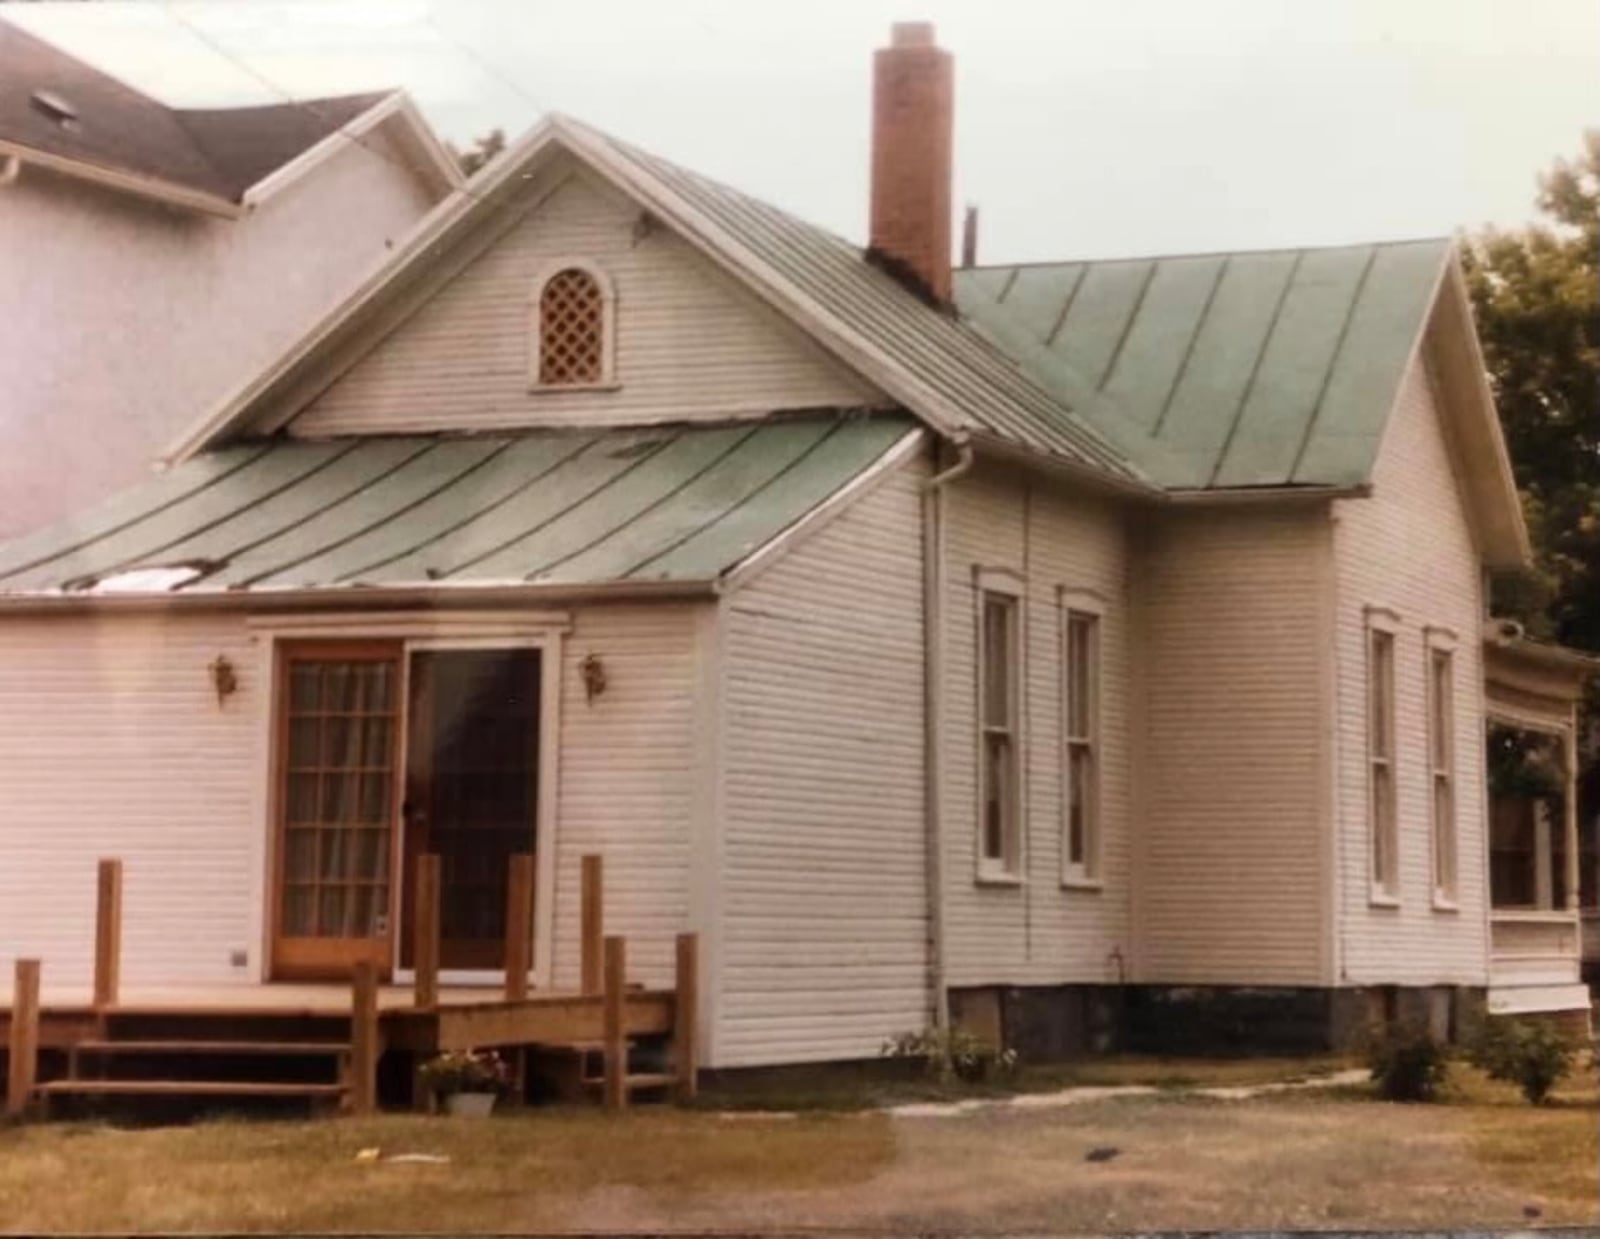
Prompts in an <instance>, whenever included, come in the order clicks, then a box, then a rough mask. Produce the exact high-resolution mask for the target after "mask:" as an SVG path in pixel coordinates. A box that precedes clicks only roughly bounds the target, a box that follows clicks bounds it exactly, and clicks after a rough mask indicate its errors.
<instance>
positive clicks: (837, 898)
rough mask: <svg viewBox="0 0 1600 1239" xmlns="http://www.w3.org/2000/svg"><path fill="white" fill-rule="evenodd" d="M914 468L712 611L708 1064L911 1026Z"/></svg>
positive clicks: (789, 1057) (918, 938) (921, 860)
mask: <svg viewBox="0 0 1600 1239" xmlns="http://www.w3.org/2000/svg"><path fill="white" fill-rule="evenodd" d="M925 474H926V470H925V469H924V468H922V467H921V466H915V467H912V466H908V467H905V468H902V469H901V470H900V471H899V472H898V473H896V474H895V475H893V476H892V477H891V478H889V479H887V480H886V481H885V482H884V483H883V484H882V485H881V486H880V487H879V488H878V489H876V490H875V491H873V492H872V493H870V494H868V495H866V496H865V497H863V498H862V499H860V500H859V501H857V502H856V503H855V504H854V505H853V506H852V507H850V508H849V509H848V510H847V511H845V512H844V513H842V514H841V515H840V516H838V517H837V518H836V519H835V520H834V521H833V522H832V523H830V524H829V525H827V526H826V527H825V528H824V529H822V530H820V531H819V532H817V533H815V534H813V535H812V536H810V537H809V538H808V539H807V540H806V541H805V542H803V543H801V544H800V545H799V546H798V547H797V548H796V549H795V550H793V551H792V552H790V553H789V554H788V555H786V556H785V557H783V558H782V559H780V560H778V561H777V562H776V563H774V564H773V565H772V566H771V567H770V568H768V569H767V570H766V571H764V572H762V573H761V574H760V575H758V576H757V577H756V578H755V579H754V580H752V581H751V582H750V583H749V584H748V585H746V586H744V587H742V588H740V589H739V590H738V591H737V592H736V593H734V594H733V595H732V596H731V597H730V598H729V599H728V601H727V602H726V603H725V604H724V605H725V607H726V610H725V614H724V624H723V633H724V634H725V647H724V652H723V680H724V697H723V710H724V718H723V762H722V768H723V774H722V779H723V789H722V798H723V825H722V853H723V861H722V875H723V879H722V891H721V893H720V901H721V934H722V954H721V959H722V964H721V975H720V978H719V985H720V999H719V1014H718V1017H717V1018H718V1027H717V1036H716V1046H717V1055H716V1057H717V1061H716V1065H717V1066H724V1067H732V1066H752V1065H757V1064H765V1063H781V1062H801V1061H808V1060H809V1061H816V1060H826V1059H846V1058H863V1057H871V1056H873V1055H876V1054H877V1052H878V1049H879V1047H880V1046H881V1045H882V1043H883V1041H884V1039H885V1038H886V1037H889V1036H891V1035H893V1034H895V1033H898V1032H901V1031H904V1030H906V1029H908V1028H920V1027H922V1025H923V1024H924V1023H925V1022H926V1019H927V1009H928V993H927V975H926V960H927V955H926V936H927V907H926V901H925V891H926V884H925V878H924V872H925V846H924V837H925V836H924V830H925V826H924V820H923V811H922V804H923V751H922V746H923V731H922V710H923V644H922V550H921V546H922V544H921V515H920V510H921V509H920V498H919V488H920V483H921V479H922V478H923V477H924V476H925Z"/></svg>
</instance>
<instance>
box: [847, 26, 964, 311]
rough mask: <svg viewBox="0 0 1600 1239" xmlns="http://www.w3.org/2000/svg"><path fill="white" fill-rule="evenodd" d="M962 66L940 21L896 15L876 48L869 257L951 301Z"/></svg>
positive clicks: (926, 294)
mask: <svg viewBox="0 0 1600 1239" xmlns="http://www.w3.org/2000/svg"><path fill="white" fill-rule="evenodd" d="M954 119H955V73H954V70H953V67H952V64H951V60H950V53H949V52H946V51H944V50H943V49H942V48H940V47H939V45H938V44H937V43H935V42H934V33H933V23H932V22H896V23H895V24H894V25H893V26H892V27H891V28H890V32H889V46H888V47H885V48H881V49H879V50H878V51H877V52H876V53H874V55H873V82H872V204H871V212H870V215H871V219H870V221H869V227H868V243H867V257H868V258H869V259H870V260H872V261H873V262H876V263H877V264H878V265H880V266H881V267H883V268H884V270H886V271H888V272H889V273H890V274H891V275H893V276H894V277H895V278H896V279H898V280H899V281H900V282H901V283H902V284H904V285H905V286H906V287H908V288H909V289H911V291H912V292H914V293H916V294H917V295H918V296H920V297H922V298H923V299H924V300H926V301H928V302H930V303H932V304H934V305H939V306H945V305H948V304H949V301H950V223H951V220H950V180H951V139H952V136H953V132H952V131H953V129H954Z"/></svg>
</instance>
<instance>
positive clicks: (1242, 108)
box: [0, 0, 1600, 261]
mask: <svg viewBox="0 0 1600 1239" xmlns="http://www.w3.org/2000/svg"><path fill="white" fill-rule="evenodd" d="M0 15H3V16H5V17H7V18H9V19H11V20H13V21H16V22H18V23H19V24H22V25H25V26H27V27H28V28H29V29H31V30H33V31H34V32H35V33H37V34H40V35H42V36H44V37H46V38H48V39H50V40H52V41H53V42H56V43H58V44H59V45H61V46H63V47H64V48H66V49H67V50H68V51H71V52H73V53H74V54H76V55H79V56H82V57H83V58H84V59H87V60H89V61H91V62H92V63H94V64H97V65H98V66H100V67H101V68H103V69H105V70H106V71H108V72H110V73H113V74H115V75H117V76H118V77H121V78H123V79H125V80H127V81H129V82H131V83H133V84H134V85H136V86H138V87H139V88H141V89H143V90H145V91H147V92H149V93H150V94H152V95H155V96H156V97H158V98H161V99H163V100H165V101H167V102H169V103H173V104H179V105H190V106H217V105H223V104H230V103H251V102H263V101H276V100H279V99H281V98H282V97H283V95H284V94H289V95H293V96H296V97H307V96H314V95H318V94H337V93H346V92H351V91H359V90H370V89H373V88H376V87H382V86H403V87H405V88H406V89H407V90H409V91H410V92H411V93H412V95H413V96H414V97H415V98H416V99H417V101H418V102H419V104H420V105H421V106H422V108H423V110H424V112H425V113H426V114H427V116H428V117H429V119H430V120H431V121H432V122H433V123H434V124H435V125H436V126H437V127H438V128H439V130H440V131H441V132H442V133H443V134H444V135H445V136H446V137H448V138H450V139H451V140H453V141H455V142H457V143H458V144H462V143H466V142H468V141H470V140H471V138H472V137H473V136H475V135H476V134H479V133H482V132H484V131H486V130H488V129H490V128H492V127H494V126H501V127H503V128H505V129H506V130H507V131H508V132H510V133H512V134H515V133H517V132H519V131H521V130H522V129H524V128H526V127H527V126H528V125H529V124H530V123H532V122H533V121H534V120H535V119H537V117H538V115H539V113H540V112H541V111H542V110H544V109H547V108H550V109H556V110H559V111H564V112H569V113H571V114H573V115H575V116H578V117H581V118H583V119H585V120H588V121H590V122H592V123H594V124H596V125H599V126H601V127H602V128H605V129H609V130H611V131H612V132H614V133H616V134H618V135H619V136H622V137H625V138H628V139H630V140H632V141H635V142H637V143H640V144H642V145H644V146H647V147H649V148H651V149H652V150H655V151H657V152H658V153H660V154H663V155H666V156H667V157H669V158H672V159H675V160H677V161H678V162H680V163H684V164H687V165H689V166H691V167H694V168H696V169H698V170H700V171H703V172H706V173H709V174H711V175H713V176H716V177H719V178H721V179H723V180H726V181H729V182H731V183H733V184H735V185H737V186H739V187H740V188H742V189H746V190H749V191H751V192H753V193H756V194H759V195H761V196H763V197H766V198H768V199H770V200H772V201H774V202H777V203H779V204H780V205H782V206H785V207H787V208H789V209H790V210H793V211H795V212H797V213H798V214H800V215H803V216H805V217H806V218H808V219H811V220H813V221H815V222H817V223H820V224H824V225H827V226H828V227H831V228H834V229H835V230H837V231H839V232H842V233H844V234H846V235H848V236H850V237H853V238H856V239H860V238H861V236H862V233H863V231H864V229H865V220H866V194H867V187H866V170H867V125H868V97H869V96H868V90H869V85H870V78H869V75H870V65H871V52H872V49H873V48H874V47H877V46H879V45H880V44H881V43H882V42H883V41H884V39H885V36H886V34H887V30H888V26H889V23H890V22H891V21H893V20H897V19H900V20H904V19H910V18H928V19H931V20H933V21H935V22H937V23H938V27H939V37H940V42H941V43H942V44H943V45H944V46H945V47H947V48H949V49H950V50H951V51H952V52H953V53H954V55H955V58H956V75H957V123H956V163H957V169H956V181H957V197H958V201H970V202H976V203H978V204H979V205H980V207H981V210H982V257H983V258H984V259H987V260H991V261H1007V260H1021V259H1031V258H1052V257H1075V256H1085V257H1103V256H1109V255H1117V254H1129V255H1132V254H1149V253H1168V252H1179V251H1193V250H1210V249H1228V248H1249V247H1267V246H1276V245H1293V244H1320V243H1335V242H1341V241H1354V240H1375V239H1385V238H1396V237H1410V236H1423V235H1434V234H1439V233H1444V232H1449V231H1451V230H1453V229H1455V228H1457V227H1462V226H1468V227H1471V226H1477V225H1479V224H1482V223H1484V222H1486V221H1492V222H1497V223H1502V224H1516V223H1520V222H1522V221H1523V220H1525V219H1527V218H1529V217H1530V215H1531V214H1532V212H1533V201H1532V200H1533V195H1534V193H1535V183H1534V180H1535V175H1536V174H1537V172H1538V171H1540V170H1541V169H1543V168H1544V167H1546V166H1547V165H1548V164H1549V163H1550V161H1551V160H1552V158H1554V157H1556V156H1558V155H1571V154H1574V153H1575V152H1576V150H1577V147H1578V141H1579V133H1580V130H1581V129H1582V128H1583V127H1584V126H1585V125H1596V124H1600V3H1597V2H1596V0H1317V2H1312V0H1093V2H1090V0H1034V2H1025V0H894V2H889V0H804V2H796V3H788V2H783V3H777V2H774V0H576V2H575V0H381V2H380V0H189V2H185V3H161V2H155V0H151V2H148V3H146V2H138V3H135V2H111V3H93V4H86V3H35V4H4V5H3V6H0ZM219 49H220V50H219Z"/></svg>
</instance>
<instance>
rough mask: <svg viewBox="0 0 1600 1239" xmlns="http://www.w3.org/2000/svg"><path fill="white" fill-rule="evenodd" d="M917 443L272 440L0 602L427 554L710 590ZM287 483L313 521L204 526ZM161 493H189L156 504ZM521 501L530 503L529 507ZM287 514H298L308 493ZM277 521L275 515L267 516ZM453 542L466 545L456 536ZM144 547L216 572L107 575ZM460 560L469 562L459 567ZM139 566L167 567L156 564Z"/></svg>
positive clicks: (807, 426)
mask: <svg viewBox="0 0 1600 1239" xmlns="http://www.w3.org/2000/svg"><path fill="white" fill-rule="evenodd" d="M918 434H919V431H918V430H917V428H916V424H915V422H914V421H913V420H912V419H910V418H909V417H904V416H892V415H886V416H872V417H855V416H839V415H830V416H811V417H806V418H795V419H785V420H782V421H777V422H768V423H759V424H756V425H740V426H733V427H730V426H720V427H707V426H696V427H680V428H678V429H676V430H673V431H666V432H663V431H662V430H660V429H656V430H652V431H650V432H638V431H633V430H615V431H607V432H604V433H602V434H599V435H592V436H591V435H574V434H573V433H572V432H570V431H559V432H551V431H538V432H529V433H527V434H522V435H497V436H481V437H475V438H472V439H445V440H441V439H438V438H435V437H428V436H411V437H401V438H377V437H361V438H354V439H342V440H330V441H326V442H322V443H309V442H306V441H303V440H302V441H296V440H287V439H279V440H275V441H274V442H272V443H271V444H270V445H266V446H262V447H259V448H258V449H257V450H256V452H255V454H254V455H253V457H252V458H251V463H253V464H256V465H257V467H255V468H253V469H252V468H245V467H240V466H237V465H236V464H234V463H232V461H230V462H229V464H228V466H227V467H226V469H225V471H224V472H222V473H221V476H218V462H217V461H214V460H212V459H209V458H206V457H200V458H197V459H195V460H192V461H188V462H185V463H184V464H182V465H179V466H176V467H175V468H174V470H173V471H172V475H170V476H168V477H165V478H159V479H156V480H155V481H154V482H152V483H150V484H149V485H148V486H147V487H145V488H142V491H143V493H145V494H146V495H147V496H155V497H157V498H159V499H161V500H162V502H149V501H148V499H140V498H139V497H138V496H135V498H134V499H131V500H124V501H122V503H121V505H120V510H121V512H122V513H123V515H124V516H126V515H127V514H128V513H132V512H137V511H139V510H141V509H142V510H144V511H145V512H146V513H147V515H145V516H144V517H143V518H134V519H131V520H123V521H121V522H120V523H118V524H116V525H113V526H108V527H107V528H106V529H105V531H104V534H103V542H99V541H96V540H95V539H93V538H90V539H88V540H87V541H85V540H83V539H76V540H74V539H73V538H69V537H68V536H67V534H66V533H65V532H63V531H61V530H58V531H55V532H54V534H53V537H54V541H55V543H56V544H58V545H61V546H63V547H64V548H66V549H65V550H64V552H63V553H62V554H61V555H59V556H57V557H54V558H49V559H46V560H45V561H43V562H42V563H37V564H34V566H33V567H31V568H29V569H28V570H27V572H26V575H25V577H24V576H23V575H22V574H18V575H15V576H14V577H13V578H12V580H11V581H9V582H0V594H9V595H12V596H17V595H34V596H37V595H52V596H58V595H62V594H65V595H66V596H68V597H71V596H74V595H78V596H87V595H89V594H91V593H97V592H100V591H101V589H102V588H104V589H116V590H118V591H119V592H125V591H128V590H130V589H137V591H138V592H139V593H142V594H145V595H150V596H156V597H159V596H167V595H171V594H182V595H196V594H201V595H203V594H222V593H232V592H241V593H248V592H249V591H250V590H252V589H254V588H257V587H259V588H263V589H267V590H274V591H276V590H282V589H308V590H321V589H328V588H345V589H352V590H356V589H359V587H360V586H370V587H377V588H381V587H394V586H399V587H408V588H414V587H417V586H423V587H426V586H427V585H428V584H429V582H430V581H433V580H437V579H438V577H439V575H440V574H439V573H437V572H436V571H430V568H431V567H432V565H430V564H428V562H427V560H428V558H429V556H430V555H431V554H433V553H436V552H439V551H440V550H449V551H450V552H451V554H452V556H453V562H452V563H451V573H450V579H449V581H448V582H441V588H444V587H446V586H447V585H450V586H454V585H469V586H470V585H486V586H487V585H504V584H506V583H509V582H521V581H525V580H527V579H528V578H529V577H530V576H533V577H537V576H538V574H540V573H541V572H547V573H548V574H549V575H548V576H547V578H546V579H547V580H558V581H560V582H561V583H563V584H571V585H574V586H580V587H581V586H584V585H588V584H606V583H612V582H620V581H624V580H630V579H632V580H638V581H656V582H663V581H683V582H693V583H695V584H699V585H709V584H711V583H712V582H714V581H715V580H716V579H717V577H718V576H719V575H721V573H723V572H724V571H726V570H727V569H729V568H731V567H733V566H734V565H735V564H737V563H738V562H740V561H742V560H743V559H744V558H746V557H747V556H748V554H749V553H750V552H751V551H752V550H754V549H756V548H758V547H760V546H763V545H765V544H766V543H767V542H769V541H770V540H771V539H772V538H774V537H776V536H777V535H778V534H780V533H781V532H783V531H784V530H785V529H788V528H789V527H791V526H792V525H794V524H795V523H796V522H797V521H799V520H801V519H803V518H804V517H805V516H806V515H807V514H808V513H809V512H811V511H812V510H813V509H814V508H816V506H817V505H818V504H821V503H823V502H825V501H826V500H827V499H828V498H830V497H831V496H833V495H835V494H837V493H838V492H839V491H840V490H841V489H842V488H844V487H846V486H848V485H849V484H850V483H851V482H852V481H853V480H855V479H856V478H857V477H859V476H860V475H861V474H862V472H863V471H864V470H867V469H869V468H871V467H872V466H873V465H874V464H876V463H877V462H878V461H879V460H881V459H883V458H884V456H885V454H886V453H888V452H890V451H891V450H892V449H894V448H895V446H896V445H897V444H899V443H901V442H903V441H906V440H908V439H911V438H913V437H915V436H917V435H918ZM219 455H222V456H229V457H232V456H234V455H235V454H234V453H232V452H224V453H219ZM330 455H331V456H332V457H333V458H334V459H336V460H337V461H338V463H339V464H341V465H345V464H353V463H359V464H360V465H361V467H359V468H354V467H352V468H348V469H344V470H343V471H342V472H338V473H336V471H335V470H333V469H331V468H321V467H320V466H319V463H318V462H320V461H323V460H325V459H327V458H329V457H330ZM363 457H365V458H369V460H368V461H366V462H364V463H363V462H361V461H360V460H359V458H363ZM269 463H270V465H271V467H270V468H268V467H266V466H267V465H268V464H269ZM513 465H517V466H519V467H520V466H522V465H526V466H527V467H528V469H529V471H530V473H531V474H532V479H531V480H530V483H529V486H528V487H527V488H526V489H525V490H520V491H519V490H513V491H512V492H511V494H510V498H509V499H507V500H506V501H504V502H497V501H495V500H494V499H490V500H489V501H488V502H487V503H486V498H485V497H486V494H487V491H486V490H485V488H484V486H483V482H484V480H485V479H486V478H488V477H489V476H490V474H491V472H492V471H493V470H495V469H499V470H500V471H501V472H502V473H503V472H505V471H507V470H511V471H512V472H514V471H515V469H514V468H513ZM297 474H298V475H301V476H302V481H300V482H297V483H295V484H294V485H293V486H292V487H291V489H296V490H306V491H315V492H316V493H315V495H314V497H313V502H311V503H310V505H309V506H311V507H313V508H315V510H316V511H317V513H318V515H316V516H314V517H312V518H311V519H308V520H304V521H300V522H297V523H295V524H293V525H292V526H290V527H289V528H287V529H286V530H284V531H283V532H282V533H281V534H278V535H275V536H274V537H272V538H270V539H268V540H266V541H262V538H261V535H262V532H263V526H262V524H261V523H259V522H258V523H257V524H255V525H251V524H250V523H249V522H248V521H247V520H243V519H232V518H230V519H224V520H217V519H215V518H216V516H217V514H218V512H220V511H224V510H226V511H229V512H232V513H235V514H239V515H241V516H243V515H247V514H249V513H250V512H252V511H253V510H254V509H256V507H257V506H258V505H260V506H263V507H265V506H267V505H272V504H274V503H276V502H278V500H279V499H280V497H281V495H282V494H283V493H284V492H283V489H282V482H283V479H284V478H285V477H288V476H293V475H297ZM507 480H508V479H507V478H505V477H500V478H499V479H498V480H495V481H493V486H494V488H495V489H496V490H497V491H504V490H505V484H506V482H507ZM175 489H180V490H183V491H184V492H185V493H186V497H185V498H182V499H180V500H178V501H177V502H168V501H167V500H168V499H169V498H170V496H171V494H172V493H173V492H174V490H175ZM533 498H537V499H538V502H536V503H535V502H529V500H530V499H533ZM296 503H297V505H300V506H301V507H304V506H306V505H307V496H306V495H300V496H299V498H297V500H296ZM283 516H284V510H281V509H280V511H279V513H278V516H277V517H275V518H274V522H277V521H280V520H281V519H282V518H283ZM175 522H176V523H178V524H186V528H185V529H184V530H183V531H181V537H179V538H178V539H176V540H175V539H173V538H172V537H171V536H170V535H171V533H172V528H173V525H174V523H175ZM469 526H470V530H469ZM380 531H381V532H382V534H383V545H384V546H386V547H406V548H412V549H410V550H409V551H407V553H405V554H403V555H401V556H399V557H396V558H393V559H391V560H390V561H389V562H388V564H387V565H386V566H385V567H383V568H381V569H371V568H367V569H361V570H360V571H361V576H362V579H361V581H360V583H359V586H353V585H350V584H349V583H348V578H347V577H346V576H338V575H334V574H335V573H337V572H339V571H340V570H342V569H348V568H349V566H350V561H351V559H352V558H355V559H366V560H369V561H370V553H371V551H372V550H373V547H374V545H375V543H374V542H373V541H372V540H371V537H370V535H371V534H373V533H377V532H380ZM462 533H469V536H468V537H467V538H466V539H462V538H461V537H459V536H458V535H460V534H462ZM251 539H253V540H254V541H253V542H252V541H250V540H251ZM158 543H160V544H170V545H181V546H183V547H184V548H185V550H186V551H191V550H192V551H193V553H194V556H193V558H194V559H198V560H204V561H206V562H207V563H214V564H218V565H221V568H220V570H219V571H216V572H213V573H211V574H210V575H205V574H200V575H196V576H192V577H188V578H178V579H174V580H172V581H170V582H169V583H168V584H167V585H166V587H163V585H162V583H161V582H160V581H158V580H154V579H150V580H143V579H141V580H139V581H137V582H136V581H133V580H123V581H118V580H114V579H112V580H109V581H108V578H114V577H115V576H116V575H117V574H118V572H119V571H120V569H121V566H122V565H123V564H124V563H125V562H126V560H127V551H128V549H129V547H130V546H135V547H147V546H152V545H156V544H158ZM242 547H244V548H248V549H243V550H242V551H241V548H242ZM469 549H470V550H472V551H474V552H475V554H476V557H475V558H472V559H467V558H463V556H462V552H464V551H466V550H469ZM5 553H6V552H5V551H4V550H3V549H0V555H4V554H5ZM289 557H292V559H293V563H292V565H291V568H292V570H283V571H279V572H278V573H277V574H276V575H273V576H268V577H263V576H262V573H261V571H260V569H261V568H262V567H263V565H265V566H266V567H268V568H271V567H273V566H275V565H276V566H280V567H281V565H283V564H284V562H285V560H286V558H289ZM141 566H143V567H147V568H173V567H177V566H178V564H177V563H175V562H174V561H171V560H169V559H159V558H158V559H154V560H152V561H147V562H145V563H144V564H143V565H141ZM551 569H555V571H553V572H552V571H550V570H551ZM102 583H105V584H104V585H103V586H102Z"/></svg>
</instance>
